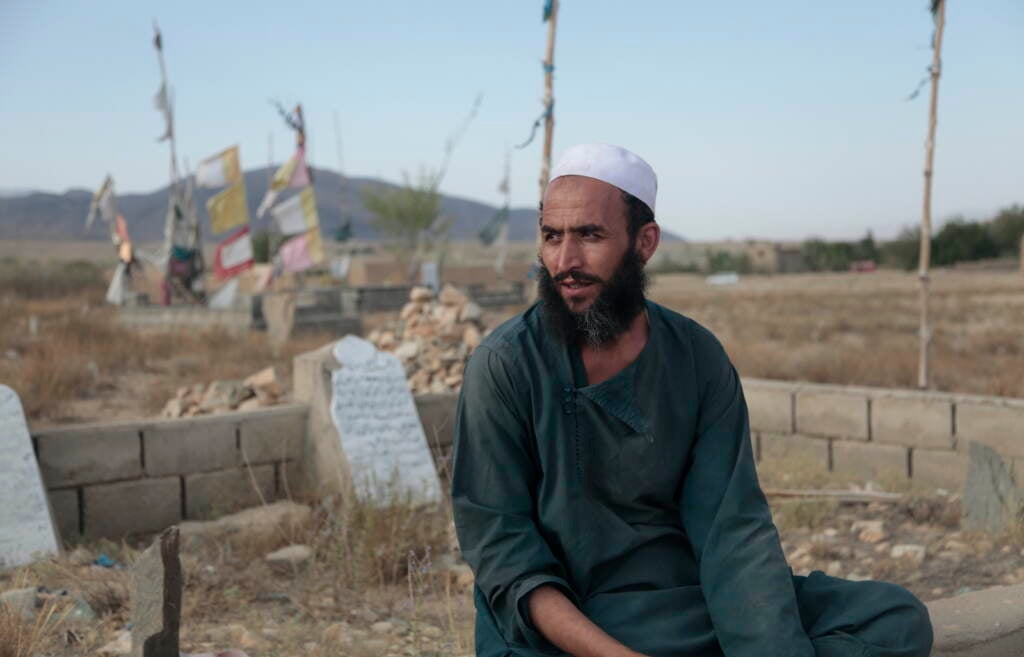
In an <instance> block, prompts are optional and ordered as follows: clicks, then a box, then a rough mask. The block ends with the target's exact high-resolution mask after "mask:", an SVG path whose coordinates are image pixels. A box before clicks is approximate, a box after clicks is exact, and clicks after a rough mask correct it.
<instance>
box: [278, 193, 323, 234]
mask: <svg viewBox="0 0 1024 657" xmlns="http://www.w3.org/2000/svg"><path fill="white" fill-rule="evenodd" d="M270 214H271V215H273V217H274V219H276V220H277V226H278V228H280V229H281V232H282V233H283V234H285V235H296V234H298V233H305V232H306V231H308V230H310V229H311V228H316V227H317V226H319V225H320V217H319V216H318V215H317V212H316V195H315V194H314V192H313V188H312V187H307V188H305V189H303V190H302V191H301V192H299V193H298V194H296V195H295V196H293V197H291V198H290V199H288V200H287V201H283V202H282V203H281V204H280V205H278V206H277V207H275V208H274V209H273V210H271V211H270Z"/></svg>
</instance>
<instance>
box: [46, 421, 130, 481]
mask: <svg viewBox="0 0 1024 657" xmlns="http://www.w3.org/2000/svg"><path fill="white" fill-rule="evenodd" d="M35 437H36V440H37V442H38V445H39V454H38V458H39V468H40V470H41V471H42V473H43V481H45V482H46V486H47V487H49V488H58V487H64V486H76V485H78V484H95V483H102V482H105V481H117V480H119V479H134V478H136V477H141V476H142V445H141V443H140V441H139V427H137V426H126V427H116V426H115V427H102V426H84V427H74V428H69V429H53V430H48V431H42V432H40V433H37V434H36V436H35Z"/></svg>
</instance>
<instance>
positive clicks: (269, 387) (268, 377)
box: [242, 367, 281, 397]
mask: <svg viewBox="0 0 1024 657" xmlns="http://www.w3.org/2000/svg"><path fill="white" fill-rule="evenodd" d="M242 384H243V385H244V386H245V387H247V388H252V389H253V391H254V392H257V394H258V393H259V392H260V391H262V392H263V393H265V394H268V395H271V396H273V397H280V396H281V381H280V379H278V376H277V370H275V369H274V368H273V367H267V368H264V369H262V370H260V371H259V372H256V373H255V374H253V375H252V376H250V377H248V378H247V379H246V380H245V381H243V382H242Z"/></svg>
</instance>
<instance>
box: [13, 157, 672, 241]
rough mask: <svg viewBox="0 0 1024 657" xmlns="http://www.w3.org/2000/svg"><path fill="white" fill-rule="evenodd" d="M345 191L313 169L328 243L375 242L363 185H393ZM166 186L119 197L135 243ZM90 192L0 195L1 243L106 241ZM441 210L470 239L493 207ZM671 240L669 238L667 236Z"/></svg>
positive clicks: (518, 220) (260, 176)
mask: <svg viewBox="0 0 1024 657" xmlns="http://www.w3.org/2000/svg"><path fill="white" fill-rule="evenodd" d="M271 173H272V171H271V170H270V169H268V168H266V167H264V168H261V169H256V170H251V171H246V172H245V184H246V193H247V199H246V200H247V202H248V204H249V212H250V215H251V216H252V217H255V215H256V207H257V206H258V205H259V202H260V200H261V199H262V198H263V194H264V192H265V191H266V189H267V182H268V179H269V177H270V174H271ZM345 185H346V193H345V195H344V198H343V197H342V192H341V189H342V181H341V177H340V176H339V175H338V174H337V173H335V172H334V171H331V170H328V169H314V186H315V188H316V197H317V210H318V211H319V214H320V223H321V226H322V227H323V233H324V236H325V237H327V238H328V239H329V238H330V236H331V235H333V234H334V231H335V230H336V229H337V228H338V227H339V226H340V225H341V224H342V221H343V217H344V216H350V217H351V219H352V228H353V232H354V236H355V237H356V238H360V239H377V238H379V237H380V234H379V233H378V232H377V230H376V229H375V228H374V227H373V226H372V225H371V223H370V218H371V215H370V212H369V211H368V210H367V209H366V208H365V207H364V206H363V202H362V198H363V196H362V193H363V190H364V189H366V188H367V187H377V186H381V187H391V188H393V187H395V185H393V184H391V183H387V182H384V181H381V180H377V179H373V178H348V179H346V181H345ZM217 191H219V190H209V189H201V190H197V194H196V207H197V208H198V209H199V215H200V220H201V221H202V224H203V235H204V236H206V238H207V239H210V237H209V236H210V235H211V233H210V218H209V215H208V214H207V212H206V201H207V200H208V199H209V198H210V197H211V196H213V195H214V194H215V193H217ZM167 194H168V188H166V187H164V188H162V189H159V190H156V191H153V192H149V193H145V194H120V195H119V196H118V207H119V209H120V210H121V213H122V214H123V215H124V217H125V220H126V221H127V222H128V228H129V231H130V232H131V235H132V238H133V239H134V240H136V241H139V242H150V241H159V240H161V239H163V231H164V215H165V212H166V211H167ZM90 199H91V192H89V191H87V190H81V189H71V190H68V191H66V192H64V193H60V194H57V193H47V192H28V193H9V194H6V195H3V196H0V239H54V240H82V239H96V240H102V239H106V234H105V232H104V229H103V227H102V226H99V225H93V227H92V229H91V230H90V231H88V232H87V231H86V230H85V217H86V214H87V213H88V211H89V201H90ZM441 207H442V212H443V213H444V215H445V216H447V217H451V218H452V219H453V222H452V229H451V239H453V240H472V239H476V236H477V233H478V232H479V231H480V229H481V228H482V227H483V226H484V224H486V223H487V221H489V220H490V219H491V217H493V216H494V214H495V212H497V208H496V207H495V206H492V205H488V204H486V203H480V202H478V201H471V200H468V199H464V198H458V197H455V196H443V197H442V202H441ZM510 221H511V224H510V230H509V237H510V239H512V240H515V241H532V240H533V239H535V236H536V230H537V211H536V210H535V209H531V208H517V209H513V210H512V212H511V218H510ZM269 225H270V217H269V216H267V217H264V218H263V219H261V220H254V221H253V228H254V229H255V230H261V229H265V228H268V227H269ZM666 237H668V238H669V239H671V238H672V236H666Z"/></svg>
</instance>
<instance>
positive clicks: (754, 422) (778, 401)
mask: <svg viewBox="0 0 1024 657" xmlns="http://www.w3.org/2000/svg"><path fill="white" fill-rule="evenodd" d="M794 392H795V386H789V385H785V384H778V383H770V382H763V381H749V382H748V381H744V383H743V396H744V397H745V398H746V400H747V410H748V412H749V413H750V428H751V429H753V430H754V431H770V432H772V433H776V434H779V433H793V394H794Z"/></svg>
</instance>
